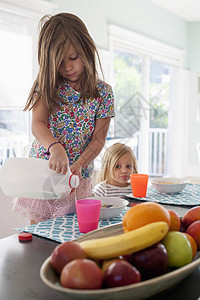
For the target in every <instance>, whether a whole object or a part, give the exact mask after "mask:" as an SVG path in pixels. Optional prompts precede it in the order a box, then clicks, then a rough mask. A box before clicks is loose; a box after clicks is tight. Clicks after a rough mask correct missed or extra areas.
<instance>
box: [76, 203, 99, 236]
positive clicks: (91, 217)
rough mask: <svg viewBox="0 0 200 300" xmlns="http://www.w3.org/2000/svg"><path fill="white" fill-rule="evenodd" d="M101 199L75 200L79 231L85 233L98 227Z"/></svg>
mask: <svg viewBox="0 0 200 300" xmlns="http://www.w3.org/2000/svg"><path fill="white" fill-rule="evenodd" d="M100 212H101V201H100V200H97V199H80V200H77V201H76V213H77V219H78V227H79V231H80V232H82V233H86V232H89V231H92V230H95V229H97V228H98V224H99V217H100Z"/></svg>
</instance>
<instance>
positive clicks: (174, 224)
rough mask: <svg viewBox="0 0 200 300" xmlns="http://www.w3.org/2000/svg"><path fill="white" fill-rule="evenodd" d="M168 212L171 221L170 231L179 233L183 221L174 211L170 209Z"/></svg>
mask: <svg viewBox="0 0 200 300" xmlns="http://www.w3.org/2000/svg"><path fill="white" fill-rule="evenodd" d="M168 212H169V214H170V219H171V222H170V227H169V231H179V229H180V227H181V219H180V217H179V215H178V214H177V213H176V212H175V211H174V210H172V209H168Z"/></svg>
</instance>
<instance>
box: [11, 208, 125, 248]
mask: <svg viewBox="0 0 200 300" xmlns="http://www.w3.org/2000/svg"><path fill="white" fill-rule="evenodd" d="M128 209H130V207H128V208H125V209H124V211H123V212H122V213H121V214H120V215H119V216H117V217H115V218H113V219H107V220H100V221H99V228H102V227H105V226H108V225H114V224H117V223H120V222H122V219H123V216H124V214H125V213H126V211H127V210H128ZM14 230H16V231H25V232H30V233H32V234H35V235H39V236H42V237H45V238H48V239H51V240H54V241H56V242H60V243H63V242H66V241H71V240H73V239H76V238H78V237H79V236H81V235H83V234H84V233H80V231H79V228H78V221H77V216H76V214H70V215H66V216H64V217H58V218H55V219H51V220H47V221H44V222H40V223H37V224H34V225H28V226H25V227H20V228H16V229H14Z"/></svg>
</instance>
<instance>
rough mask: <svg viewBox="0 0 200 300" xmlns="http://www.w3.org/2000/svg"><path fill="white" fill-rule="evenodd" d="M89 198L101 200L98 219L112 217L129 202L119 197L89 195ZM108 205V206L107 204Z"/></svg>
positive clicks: (118, 213)
mask: <svg viewBox="0 0 200 300" xmlns="http://www.w3.org/2000/svg"><path fill="white" fill-rule="evenodd" d="M89 198H91V199H97V200H101V202H102V205H101V213H100V220H105V219H112V218H115V217H117V216H118V215H120V214H121V212H122V211H123V210H124V208H125V207H126V206H127V205H128V204H129V202H128V201H127V200H124V199H122V198H119V197H97V196H94V197H89ZM108 205H109V206H110V207H109V206H108Z"/></svg>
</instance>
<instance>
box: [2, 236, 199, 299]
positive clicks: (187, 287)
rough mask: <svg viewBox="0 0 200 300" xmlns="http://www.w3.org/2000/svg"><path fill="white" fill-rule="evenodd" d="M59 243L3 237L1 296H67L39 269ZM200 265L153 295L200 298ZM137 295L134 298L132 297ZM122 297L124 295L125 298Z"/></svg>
mask: <svg viewBox="0 0 200 300" xmlns="http://www.w3.org/2000/svg"><path fill="white" fill-rule="evenodd" d="M57 244H58V243H56V242H54V241H51V240H48V239H45V238H41V237H38V236H36V235H33V239H32V241H31V242H29V243H22V242H19V241H18V235H17V234H15V235H12V236H9V237H7V238H4V239H1V240H0V299H2V300H62V299H68V298H66V297H63V296H62V295H61V294H59V293H57V292H55V291H53V290H52V289H50V288H49V287H47V286H46V285H45V284H44V283H43V282H42V281H41V279H40V275H39V271H40V267H41V265H42V263H43V262H44V260H45V259H46V258H47V257H48V256H49V255H50V254H51V252H52V250H53V249H54V248H55V247H56V245H57ZM199 283H200V267H199V268H197V269H196V270H195V271H194V272H193V273H192V274H191V275H190V276H189V277H188V278H186V279H185V280H183V281H181V282H180V283H179V284H178V285H177V286H176V287H174V288H173V289H172V290H171V291H167V292H165V293H164V294H162V295H157V296H156V297H153V298H150V299H152V300H153V299H155V300H156V299H159V300H165V299H166V300H169V299H175V300H179V299H184V300H197V299H198V297H200V284H199ZM133 299H134V298H133ZM122 300H123V299H122Z"/></svg>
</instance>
